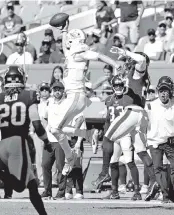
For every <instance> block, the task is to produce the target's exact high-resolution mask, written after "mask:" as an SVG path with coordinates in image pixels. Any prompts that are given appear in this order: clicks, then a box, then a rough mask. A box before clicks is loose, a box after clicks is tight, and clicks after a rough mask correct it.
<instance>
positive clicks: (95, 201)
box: [0, 199, 174, 207]
mask: <svg viewBox="0 0 174 215" xmlns="http://www.w3.org/2000/svg"><path fill="white" fill-rule="evenodd" d="M1 202H2V203H9V202H13V203H30V200H29V199H0V204H1ZM43 202H44V203H50V204H64V203H67V204H114V205H115V204H116V205H119V204H124V205H125V204H126V205H132V206H135V205H138V206H139V205H143V206H145V205H147V206H156V205H159V206H163V205H164V207H166V205H170V206H173V207H174V203H169V204H163V203H161V202H160V201H151V202H145V201H136V202H135V201H131V200H96V199H84V200H43ZM116 205H115V206H116ZM126 205H125V207H127V206H126Z"/></svg>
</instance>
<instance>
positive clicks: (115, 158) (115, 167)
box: [104, 142, 122, 199]
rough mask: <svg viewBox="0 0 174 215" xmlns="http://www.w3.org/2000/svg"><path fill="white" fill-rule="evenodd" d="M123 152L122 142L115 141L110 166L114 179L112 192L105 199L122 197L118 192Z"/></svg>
mask: <svg viewBox="0 0 174 215" xmlns="http://www.w3.org/2000/svg"><path fill="white" fill-rule="evenodd" d="M121 154H122V150H121V147H120V144H119V143H117V142H115V143H114V153H113V155H112V157H111V162H110V168H111V181H112V192H111V193H110V194H109V195H108V196H106V197H105V198H104V199H120V196H119V193H118V180H119V158H120V156H121Z"/></svg>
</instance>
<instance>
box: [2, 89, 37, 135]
mask: <svg viewBox="0 0 174 215" xmlns="http://www.w3.org/2000/svg"><path fill="white" fill-rule="evenodd" d="M35 103H38V100H37V96H36V92H35V91H27V90H22V91H21V92H20V93H19V94H17V93H16V94H13V96H12V97H11V96H9V95H6V94H5V93H0V130H1V136H2V139H4V138H8V137H11V136H21V137H25V138H26V137H27V136H28V132H29V126H30V118H29V107H30V106H31V105H32V104H35Z"/></svg>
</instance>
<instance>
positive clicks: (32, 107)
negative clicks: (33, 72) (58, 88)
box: [28, 91, 40, 122]
mask: <svg viewBox="0 0 174 215" xmlns="http://www.w3.org/2000/svg"><path fill="white" fill-rule="evenodd" d="M29 93H30V103H29V109H28V110H29V118H30V120H31V122H33V121H36V120H40V117H39V112H38V103H39V101H38V99H37V93H36V91H30V92H29Z"/></svg>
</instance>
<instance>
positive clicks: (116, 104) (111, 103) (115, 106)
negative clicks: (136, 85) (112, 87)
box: [105, 94, 125, 131]
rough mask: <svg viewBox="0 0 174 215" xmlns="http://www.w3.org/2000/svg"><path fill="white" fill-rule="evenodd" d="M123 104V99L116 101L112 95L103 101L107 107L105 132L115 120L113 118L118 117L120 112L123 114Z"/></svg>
mask: <svg viewBox="0 0 174 215" xmlns="http://www.w3.org/2000/svg"><path fill="white" fill-rule="evenodd" d="M124 104H125V102H124V97H122V98H121V99H117V98H116V97H115V95H114V94H113V95H111V96H108V97H107V99H106V100H105V105H106V107H107V116H106V123H105V131H106V130H107V129H108V127H109V126H110V124H111V123H112V122H113V121H114V120H115V118H116V117H118V116H119V115H120V113H121V112H123V109H124V107H125V106H124Z"/></svg>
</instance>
